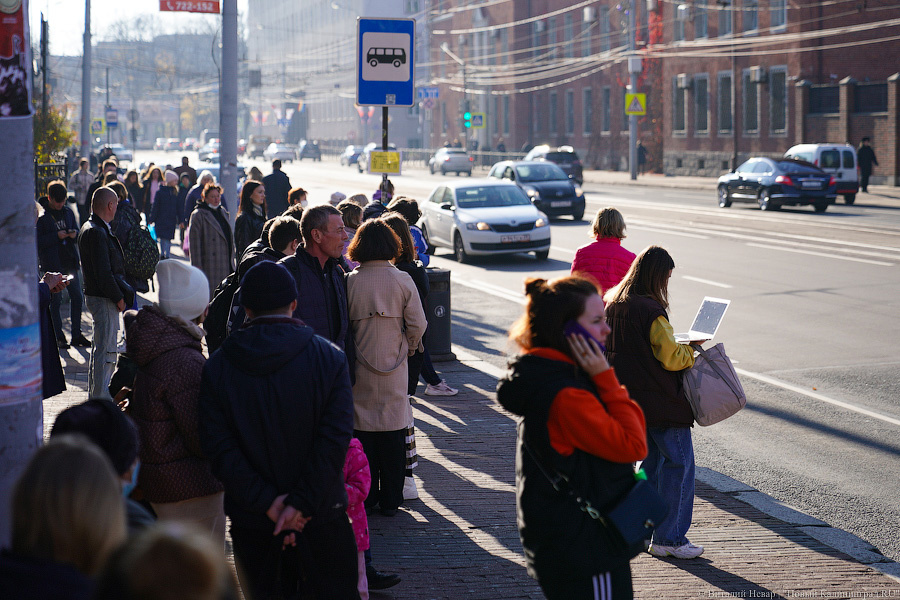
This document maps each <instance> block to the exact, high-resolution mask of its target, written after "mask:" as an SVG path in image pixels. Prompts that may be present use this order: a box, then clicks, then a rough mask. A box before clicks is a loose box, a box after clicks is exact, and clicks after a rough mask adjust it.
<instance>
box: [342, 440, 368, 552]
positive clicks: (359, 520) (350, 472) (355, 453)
mask: <svg viewBox="0 0 900 600" xmlns="http://www.w3.org/2000/svg"><path fill="white" fill-rule="evenodd" d="M371 485H372V475H371V473H370V472H369V460H368V459H367V458H366V453H365V452H363V447H362V443H361V442H360V441H359V440H358V439H356V438H353V439H351V440H350V448H349V449H348V450H347V458H346V459H344V488H345V489H346V490H347V516H348V517H350V521H352V523H353V535H354V536H355V537H356V549H357V550H358V551H359V552H362V551H363V550H368V549H369V521H368V519H367V518H366V507H365V506H364V505H363V500H365V499H366V496H368V495H369V487H370V486H371Z"/></svg>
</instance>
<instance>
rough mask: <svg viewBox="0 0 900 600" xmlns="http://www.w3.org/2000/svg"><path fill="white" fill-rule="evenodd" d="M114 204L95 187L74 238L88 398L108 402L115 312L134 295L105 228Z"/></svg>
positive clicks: (116, 325) (120, 256) (105, 189)
mask: <svg viewBox="0 0 900 600" xmlns="http://www.w3.org/2000/svg"><path fill="white" fill-rule="evenodd" d="M118 204H119V197H118V196H117V195H116V193H115V192H114V191H112V190H111V189H109V188H108V187H101V188H98V189H97V191H96V192H94V195H93V196H92V197H91V211H92V213H93V214H92V215H91V218H90V219H88V222H87V223H85V224H84V226H83V227H82V228H81V233H80V234H79V235H78V250H79V251H80V252H81V262H82V272H83V274H84V294H85V300H86V302H87V307H88V310H89V311H91V316H92V317H93V320H94V336H93V341H92V342H91V362H90V366H89V368H88V397H90V398H105V399H106V400H110V401H112V396H110V394H109V380H110V378H111V377H112V374H113V370H114V369H115V366H116V357H117V355H116V339H117V337H118V334H119V313H120V312H122V311H124V310H125V308H126V301H125V292H128V293H129V294H132V295H133V294H134V290H132V289H131V288H130V286H129V287H127V288H126V287H125V286H127V283H125V256H124V255H123V254H122V246H120V245H119V240H117V239H116V236H114V235H113V234H112V231H110V229H109V223H110V222H111V221H112V220H113V217H115V216H116V208H117V206H118ZM131 301H133V298H132V299H131Z"/></svg>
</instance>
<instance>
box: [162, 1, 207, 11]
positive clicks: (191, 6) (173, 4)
mask: <svg viewBox="0 0 900 600" xmlns="http://www.w3.org/2000/svg"><path fill="white" fill-rule="evenodd" d="M159 10H160V11H164V12H193V13H215V14H218V13H219V0H194V1H191V0H159Z"/></svg>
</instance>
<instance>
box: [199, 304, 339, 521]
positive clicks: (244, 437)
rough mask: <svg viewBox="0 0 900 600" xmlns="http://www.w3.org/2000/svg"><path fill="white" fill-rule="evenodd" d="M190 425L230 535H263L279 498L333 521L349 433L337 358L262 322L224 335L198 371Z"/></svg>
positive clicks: (277, 324) (321, 345) (284, 323)
mask: <svg viewBox="0 0 900 600" xmlns="http://www.w3.org/2000/svg"><path fill="white" fill-rule="evenodd" d="M200 417H201V418H200V441H201V444H202V447H203V451H204V453H205V454H206V456H208V457H209V459H210V461H211V462H212V468H213V474H215V476H216V477H217V478H218V479H219V480H220V481H222V483H224V484H225V512H226V513H227V514H228V515H229V516H230V517H231V521H232V523H233V524H234V525H235V526H236V527H243V528H252V529H255V530H258V531H266V532H271V531H272V529H273V524H272V522H271V521H270V520H269V518H268V517H266V511H267V510H268V509H269V507H270V506H271V505H272V502H273V501H274V500H275V498H276V497H277V496H279V495H280V494H285V493H287V494H288V496H287V499H286V500H285V502H286V504H289V505H290V506H293V507H295V508H297V509H299V510H300V511H301V512H302V513H303V515H304V516H307V517H313V518H315V519H317V520H319V521H326V520H330V519H333V518H337V517H339V516H340V515H342V514H343V512H344V510H345V508H346V505H347V493H346V491H345V490H344V480H343V468H344V456H345V454H346V452H347V448H348V447H349V445H350V438H351V437H352V434H353V394H352V389H351V387H350V377H349V375H348V372H347V359H346V358H345V357H344V353H343V352H341V351H340V350H339V349H337V348H336V347H335V346H334V345H332V344H331V343H329V342H328V341H326V340H324V339H322V338H321V337H319V336H317V335H315V334H314V333H313V330H312V329H311V328H310V327H307V326H306V325H304V324H303V323H301V322H300V321H297V320H296V319H290V318H286V317H262V318H258V319H255V320H254V321H251V322H250V323H248V324H247V325H246V326H245V327H244V328H243V329H241V330H239V331H236V332H234V333H233V334H232V335H231V336H229V337H228V339H226V340H225V342H224V343H223V344H222V347H221V348H219V349H218V350H217V351H216V352H215V353H213V355H212V356H211V357H210V358H209V360H208V361H207V363H206V366H205V367H204V369H203V379H202V382H201V391H200Z"/></svg>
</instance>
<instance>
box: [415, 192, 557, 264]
mask: <svg viewBox="0 0 900 600" xmlns="http://www.w3.org/2000/svg"><path fill="white" fill-rule="evenodd" d="M420 208H421V210H422V218H421V219H420V220H419V227H421V229H422V233H423V234H424V235H425V239H426V240H427V241H428V244H429V245H431V246H444V247H447V248H452V249H453V253H454V254H455V255H456V260H457V261H459V262H461V263H464V262H467V261H468V260H469V257H470V256H472V255H481V254H515V253H517V252H534V254H535V256H536V257H537V259H538V260H546V259H547V257H548V256H549V255H550V219H549V218H548V217H547V215H545V214H544V213H542V212H541V211H539V210H538V209H537V207H536V206H534V204H532V203H531V201H530V200H529V199H528V196H526V195H525V192H523V191H522V190H521V189H520V188H519V187H518V186H517V185H515V184H513V183H511V182H508V181H498V180H496V179H488V180H474V181H470V180H466V181H465V182H463V181H454V182H452V183H446V184H441V185H439V186H437V187H436V188H435V189H434V191H433V192H431V195H430V196H429V197H428V200H427V201H426V202H423V203H422V204H421V205H420Z"/></svg>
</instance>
